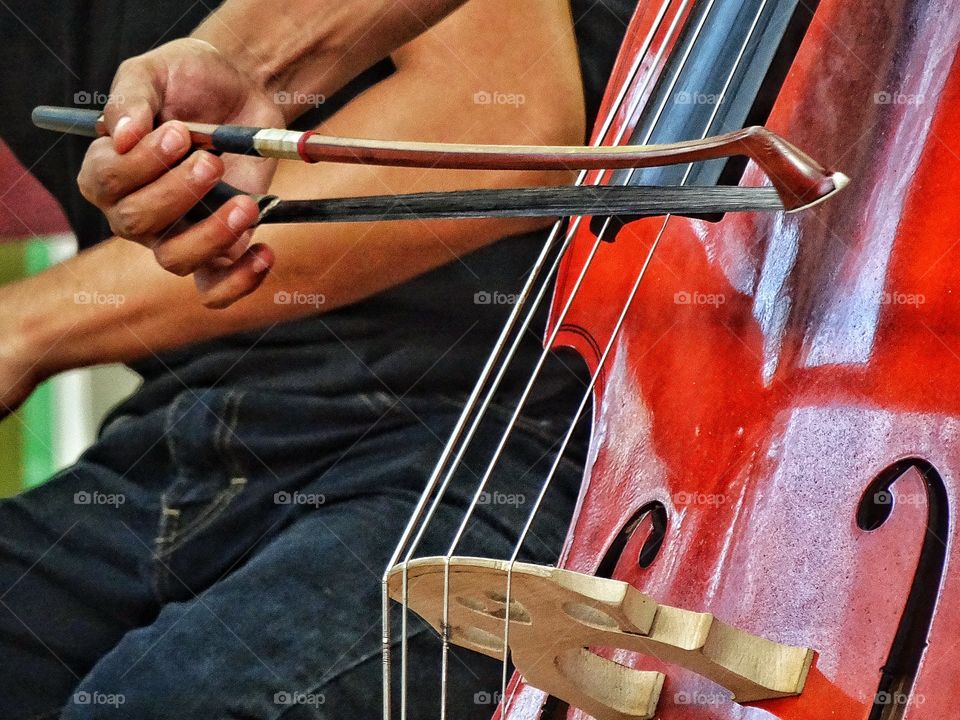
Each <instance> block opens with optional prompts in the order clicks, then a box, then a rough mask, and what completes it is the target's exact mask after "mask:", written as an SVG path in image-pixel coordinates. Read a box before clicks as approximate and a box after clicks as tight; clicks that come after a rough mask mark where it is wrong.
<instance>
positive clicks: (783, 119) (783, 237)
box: [507, 0, 960, 720]
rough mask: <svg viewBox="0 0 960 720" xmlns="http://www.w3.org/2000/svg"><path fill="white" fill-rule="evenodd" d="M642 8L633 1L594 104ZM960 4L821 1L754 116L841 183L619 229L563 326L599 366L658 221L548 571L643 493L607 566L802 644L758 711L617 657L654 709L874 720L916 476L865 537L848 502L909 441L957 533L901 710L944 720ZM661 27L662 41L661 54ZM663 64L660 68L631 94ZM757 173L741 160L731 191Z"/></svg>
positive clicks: (949, 665) (954, 645) (692, 679)
mask: <svg viewBox="0 0 960 720" xmlns="http://www.w3.org/2000/svg"><path fill="white" fill-rule="evenodd" d="M658 5H659V3H647V2H641V7H640V9H639V10H638V13H637V16H636V18H635V19H634V23H633V25H632V26H631V28H630V31H629V33H628V39H627V42H626V44H625V47H624V50H623V52H622V55H621V60H620V62H619V63H618V69H617V71H615V73H614V77H613V82H612V83H611V91H610V92H609V93H608V98H607V106H608V108H609V106H610V104H611V103H612V101H613V99H614V98H615V96H616V91H617V90H618V89H619V88H620V86H621V84H622V83H623V82H624V81H625V77H626V69H627V68H628V67H629V66H630V65H631V64H632V61H633V58H634V57H635V55H636V53H637V51H638V49H639V48H640V47H641V46H642V44H643V42H644V40H645V38H646V37H647V35H648V34H649V32H650V28H651V23H652V22H653V18H654V16H655V14H656V10H657V9H658V8H657V7H654V6H658ZM958 10H960V8H958V7H957V5H956V3H955V2H953V1H951V0H926V1H921V0H877V1H875V2H853V1H852V0H822V2H821V3H820V6H819V8H818V10H817V12H816V15H815V17H814V19H813V23H812V25H811V27H810V30H809V32H808V34H807V36H806V38H805V40H804V42H803V45H802V46H801V49H800V52H799V55H798V56H797V58H796V60H795V62H794V64H793V67H792V69H791V71H790V73H789V77H788V79H787V81H786V83H785V85H784V87H783V88H782V92H781V93H780V95H779V98H778V101H777V103H776V106H775V108H774V111H773V114H772V116H771V118H770V121H769V123H768V127H769V128H770V129H771V130H773V131H775V132H777V133H779V134H781V135H782V136H784V137H785V138H787V139H788V140H789V141H791V142H792V143H794V144H796V145H797V146H798V147H800V148H802V149H804V150H805V151H807V152H808V153H809V154H810V155H811V156H813V157H814V158H816V159H817V160H819V161H820V162H822V163H824V164H827V165H829V166H831V167H835V168H837V169H839V170H842V171H843V172H845V173H847V174H848V175H849V176H850V177H851V178H852V183H851V185H850V187H849V188H848V189H847V190H846V191H845V192H844V193H842V194H840V195H839V196H837V197H835V198H833V199H831V200H830V201H828V202H827V203H825V204H823V205H821V206H819V207H818V208H816V209H814V210H812V211H808V212H803V213H800V214H796V215H765V214H741V215H730V216H728V217H726V218H725V219H724V220H722V221H721V222H719V223H715V224H711V223H706V222H701V221H693V220H689V219H683V218H672V219H670V220H669V221H666V224H665V225H664V223H665V221H664V220H663V219H646V220H642V221H640V222H635V223H633V224H631V225H629V226H627V228H626V229H625V230H624V231H623V232H622V233H621V234H620V236H619V238H618V240H617V242H616V243H613V244H604V245H603V246H602V247H601V248H600V250H599V253H598V255H597V257H596V259H595V260H594V262H593V263H592V265H591V266H590V269H589V273H588V275H587V278H586V281H585V283H584V286H583V287H582V288H581V290H580V292H579V293H578V294H577V296H576V297H575V299H574V301H573V304H572V307H571V311H570V312H569V313H568V315H567V316H566V317H565V318H564V319H563V323H562V325H561V329H560V335H559V339H558V343H557V344H558V345H564V346H570V347H573V348H575V349H576V350H578V351H579V352H580V353H581V354H582V355H583V356H584V357H585V358H586V360H587V362H588V364H590V366H591V368H595V367H596V364H597V359H598V357H599V354H600V352H602V348H604V347H605V346H606V345H607V343H608V341H609V340H610V334H611V328H612V327H613V324H614V322H615V321H616V318H617V316H618V315H619V313H620V311H621V308H622V307H623V304H624V302H625V301H626V296H627V293H628V291H629V290H630V288H631V286H632V285H633V283H634V281H635V279H636V277H637V274H638V273H639V272H640V268H641V266H642V264H643V262H644V259H645V256H646V253H647V250H648V248H649V247H650V245H651V243H652V242H653V241H654V239H655V238H656V237H657V235H658V233H659V232H660V231H661V229H663V237H662V240H661V241H660V244H659V246H658V248H657V250H656V252H655V254H654V258H653V261H652V263H651V265H650V268H649V271H648V272H647V274H646V276H645V277H644V279H643V282H642V284H641V287H640V291H639V293H638V294H637V296H636V298H635V299H634V301H633V303H632V306H631V312H630V315H629V317H628V319H627V322H626V324H625V326H624V328H623V330H622V331H621V333H620V334H619V335H618V337H617V338H616V340H615V345H614V351H613V353H612V355H611V357H609V358H608V360H607V362H606V363H605V365H604V367H603V369H602V376H601V381H600V383H599V386H598V390H597V393H596V405H595V417H594V422H595V428H594V438H593V448H592V453H591V457H590V462H589V467H588V472H587V478H586V481H585V484H584V488H583V490H582V495H581V498H580V504H579V506H578V509H577V513H576V516H575V520H574V522H573V525H572V527H571V530H570V535H569V539H568V544H567V547H566V551H565V555H564V558H563V563H562V564H563V566H564V567H568V568H571V569H574V570H578V571H581V572H586V573H593V572H595V571H596V569H597V566H598V564H599V562H600V560H601V558H602V557H603V556H604V555H605V553H606V552H607V550H608V548H609V547H610V545H611V543H612V542H613V540H614V538H615V536H616V535H617V534H618V533H619V532H620V530H621V528H622V527H623V526H624V524H625V523H627V522H628V520H629V519H630V518H631V517H632V516H633V515H634V513H635V512H636V511H637V510H638V509H639V508H641V507H643V506H645V505H647V504H649V503H651V502H653V501H658V502H660V503H663V505H664V506H665V507H666V510H667V518H668V527H667V534H666V539H665V542H664V545H663V548H662V550H661V551H660V553H659V555H658V556H657V558H656V560H655V562H654V563H653V564H652V565H651V566H650V567H649V568H646V569H642V568H640V567H639V566H638V565H637V563H636V553H637V551H638V548H639V544H640V543H641V542H642V540H643V539H644V536H645V533H644V532H643V531H640V532H637V533H635V535H634V540H632V541H631V543H630V544H628V546H627V549H626V551H625V552H624V553H623V555H622V557H621V560H620V562H619V565H618V569H617V572H616V574H615V577H617V578H620V579H624V580H627V581H629V582H630V583H632V584H633V585H635V586H636V587H637V588H639V589H641V590H642V591H644V592H646V593H648V594H650V595H652V596H653V597H654V598H656V599H657V600H658V601H660V602H663V603H667V604H671V605H677V606H680V607H684V608H688V609H691V610H698V611H704V612H711V613H713V614H715V615H716V616H717V617H719V618H721V619H722V620H724V621H726V622H729V623H732V624H735V625H737V626H739V627H742V628H744V629H746V630H749V631H751V632H753V633H756V634H759V635H762V636H765V637H769V638H771V639H775V640H777V641H780V642H785V643H790V644H795V645H803V646H809V647H812V648H814V649H815V650H816V651H817V658H816V660H815V664H814V667H813V669H812V671H811V674H810V678H809V680H808V683H807V686H806V689H805V691H804V692H803V694H802V695H800V696H799V697H796V698H786V699H781V700H776V701H768V702H764V703H756V704H753V705H750V706H741V705H738V704H736V703H733V702H731V701H730V700H728V699H726V695H725V693H723V691H722V690H721V689H720V688H719V687H717V686H715V685H713V684H712V683H710V682H708V681H706V680H703V679H702V678H699V677H698V676H696V675H694V674H692V673H689V672H687V671H684V670H681V669H678V668H676V667H672V666H668V665H659V664H658V663H657V662H655V661H653V660H650V659H646V658H641V659H638V658H636V657H635V656H632V655H631V654H628V653H619V652H609V653H607V655H608V656H609V657H612V658H615V659H616V660H617V661H619V662H622V663H625V664H628V665H631V666H634V667H639V668H656V669H660V670H661V671H663V672H664V673H665V674H666V676H667V680H666V683H665V685H664V690H663V693H662V696H661V701H660V705H659V712H658V717H660V718H663V719H664V720H674V719H677V718H690V719H693V718H696V719H704V720H705V719H708V718H709V719H719V718H725V719H726V718H750V719H751V720H760V719H761V718H783V719H784V720H786V719H788V718H789V719H794V718H797V719H799V718H863V719H866V718H867V717H868V715H869V714H870V711H871V707H872V703H873V699H874V694H875V693H876V690H877V686H878V682H879V678H880V668H881V667H882V666H883V665H884V663H885V662H886V660H887V656H888V654H889V652H890V648H891V644H892V641H893V637H894V633H895V632H896V629H897V626H898V624H899V622H900V618H901V615H902V614H903V610H904V603H905V602H906V598H907V595H908V593H909V591H910V587H911V584H912V582H913V579H914V574H915V572H916V566H917V560H918V557H919V554H920V548H921V544H922V543H923V540H924V537H925V533H926V524H927V514H928V509H929V508H928V506H927V498H926V493H925V491H924V489H923V482H922V480H921V477H920V475H919V473H918V472H916V471H914V470H911V471H909V472H908V473H907V474H906V475H904V476H903V477H901V478H900V479H899V480H898V481H897V482H896V483H895V484H894V485H893V488H894V491H895V492H894V494H895V497H896V500H895V503H894V507H893V511H892V513H891V515H890V517H889V519H888V520H887V521H886V522H885V523H884V524H883V525H882V526H881V527H879V528H878V529H876V530H873V531H865V530H861V529H860V528H859V527H858V525H857V523H856V512H857V507H858V505H859V504H860V501H861V498H862V497H863V495H864V493H865V492H866V491H867V488H868V486H869V485H870V483H871V481H872V480H873V479H874V478H875V477H876V476H877V474H878V473H879V472H881V471H882V470H883V469H884V468H886V467H888V466H890V465H891V464H892V463H894V462H896V461H898V460H900V459H903V458H908V457H917V458H922V459H924V460H926V461H928V462H930V463H931V464H932V465H933V466H934V467H935V468H936V470H937V471H938V472H939V474H940V476H941V477H942V478H943V482H944V484H945V486H946V490H947V495H948V501H949V521H950V533H949V535H948V536H946V537H942V538H940V540H941V541H942V542H943V543H944V544H945V545H946V548H947V552H946V565H945V568H944V570H943V576H942V577H943V583H942V586H941V588H940V594H939V600H938V603H937V607H936V614H935V615H934V618H933V624H932V627H931V630H930V635H929V647H928V648H927V650H926V652H925V655H924V658H923V661H922V665H921V667H920V670H919V674H918V676H917V679H916V682H915V684H914V687H913V694H912V697H911V701H910V703H909V704H908V706H907V709H906V713H905V717H907V718H911V719H920V718H929V719H931V720H939V719H940V718H948V717H955V716H956V715H957V713H956V711H955V709H954V708H955V705H956V701H955V699H954V697H953V694H954V689H955V687H956V685H957V682H956V680H955V678H956V673H957V667H960V640H958V639H957V635H958V631H960V572H958V567H957V563H956V561H955V558H954V554H953V552H952V550H953V544H954V541H955V538H954V534H955V533H956V528H957V527H958V526H960V518H958V517H957V507H958V506H960V497H957V481H958V477H960V443H958V438H960V289H956V290H955V288H958V280H960V269H958V268H960V202H957V200H956V197H957V195H958V193H960V191H958V189H957V181H958V180H960V66H958V56H957V52H958V41H960V11H958ZM657 42H661V43H662V42H664V33H662V32H661V33H659V34H658V36H657V39H656V40H655V42H654V51H653V52H655V50H656V46H657ZM652 55H653V53H651V57H652ZM661 69H662V63H661V64H656V65H655V64H653V63H650V64H649V65H648V66H647V67H646V68H645V70H644V71H643V72H641V73H639V78H638V80H637V81H636V82H635V83H634V85H633V87H632V88H631V95H629V96H628V98H629V97H631V96H636V95H637V94H642V93H644V92H647V91H649V87H650V86H651V85H652V83H647V82H644V80H645V76H646V74H647V73H654V74H655V73H658V72H659V71H660V70H661ZM884 93H885V95H884ZM887 100H889V102H888V101H887ZM628 104H629V100H628ZM605 113H606V111H605V112H604V113H602V114H601V116H603V115H605ZM626 121H628V118H627V117H626V116H625V114H623V113H621V114H620V115H619V116H618V117H617V123H621V124H622V123H623V122H626ZM615 127H617V126H615ZM628 136H629V134H628ZM677 139H678V140H679V139H682V138H677ZM764 182H765V180H764V178H763V177H762V175H760V173H759V172H758V171H757V170H756V168H754V167H752V166H751V167H750V168H749V169H748V172H747V175H746V177H745V178H744V184H745V185H756V184H762V183H764ZM585 225H586V224H585ZM594 240H595V238H594V237H593V235H591V234H590V232H589V231H587V229H586V228H585V227H583V228H581V230H580V233H579V235H578V236H577V237H576V239H575V242H574V245H573V246H572V247H571V249H570V250H569V252H568V253H567V255H566V257H565V260H564V265H563V268H562V272H561V275H560V278H559V281H558V287H557V295H556V298H555V301H554V315H555V316H556V313H557V312H558V310H559V308H561V307H563V305H564V304H565V302H566V299H567V298H568V296H569V293H570V289H571V286H572V284H573V282H574V281H575V279H576V277H577V275H578V274H579V272H580V270H581V268H582V265H583V262H584V259H585V258H586V256H587V254H588V253H589V251H590V248H591V247H592V246H593V243H594ZM687 300H689V301H690V302H685V301H687ZM543 701H544V697H543V694H542V693H540V692H539V691H536V690H533V689H531V688H524V687H522V686H520V689H519V691H518V693H517V695H516V696H515V699H514V702H513V703H512V705H511V707H510V708H509V711H508V713H507V714H508V715H509V716H510V717H511V718H513V719H514V720H519V718H528V717H529V718H533V717H536V716H537V713H539V711H540V709H541V706H542V703H543ZM577 714H578V713H577V712H576V711H571V716H576V715H577Z"/></svg>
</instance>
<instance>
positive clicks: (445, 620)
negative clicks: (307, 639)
mask: <svg viewBox="0 0 960 720" xmlns="http://www.w3.org/2000/svg"><path fill="white" fill-rule="evenodd" d="M713 4H714V0H710V1H709V3H708V10H707V14H709V10H710V8H712V7H713ZM688 5H689V0H684V2H683V3H682V4H681V7H680V12H678V14H677V15H676V16H675V17H674V20H673V22H672V23H671V26H670V28H669V30H668V33H667V37H668V38H671V37H673V36H674V33H675V32H676V31H677V28H678V26H679V23H680V20H681V18H682V17H683V14H684V11H685V10H686V8H687V6H688ZM662 16H663V13H662V12H661V19H662ZM704 19H705V18H704ZM660 22H661V20H659V19H658V23H657V26H656V27H654V29H653V30H652V31H651V34H650V36H649V38H648V41H647V43H646V46H647V48H648V46H649V44H650V42H651V41H652V38H653V37H654V36H655V34H656V32H657V30H658V29H659V25H660ZM702 27H703V21H701V23H700V26H699V27H698V29H697V35H699V33H700V30H701V29H702ZM666 47H667V43H664V44H663V45H662V46H661V47H660V49H659V50H658V52H657V55H656V58H655V60H654V63H653V66H654V67H656V66H657V65H659V62H660V60H661V59H662V57H663V54H664V52H665V50H666ZM647 48H645V51H644V54H645V53H646V49H647ZM678 75H679V73H678ZM652 78H653V75H652V74H650V75H648V76H647V78H646V80H645V82H644V85H643V90H642V91H641V92H640V93H637V94H636V95H635V98H634V100H633V101H632V102H631V105H630V108H629V111H628V117H633V114H634V113H635V112H636V111H637V108H638V106H639V103H640V101H641V100H642V98H643V95H644V93H645V92H646V89H647V87H648V86H649V83H650V81H651V80H652ZM676 80H677V78H676V77H675V78H674V79H673V81H672V85H671V87H672V86H673V85H675V83H676ZM628 127H629V126H628V125H627V124H625V125H624V127H622V128H621V130H620V131H619V133H618V135H617V137H616V139H615V141H614V142H615V143H620V142H621V141H622V140H623V137H624V136H625V134H626V132H627V130H628ZM652 132H653V130H652V129H651V131H650V133H648V135H647V139H646V140H644V142H646V141H647V140H649V137H650V134H652ZM630 177H632V174H631V176H630ZM602 178H603V174H602V173H601V175H600V176H599V178H598V182H600V180H602ZM581 222H582V217H578V218H577V220H576V223H575V225H574V226H573V227H572V228H571V229H570V232H569V233H568V236H567V240H566V243H565V245H564V248H563V250H564V251H565V250H566V247H567V246H569V243H570V242H571V241H572V238H573V236H574V235H575V233H576V230H577V228H578V227H579V225H580V223H581ZM602 242H603V238H602V237H598V238H597V239H596V241H595V242H594V245H593V247H592V249H591V251H590V254H589V257H588V258H587V260H586V261H585V263H584V265H583V268H582V270H581V273H580V276H579V277H578V278H577V281H576V283H575V284H574V287H573V290H572V292H571V295H570V299H569V301H568V303H567V305H566V307H564V308H563V310H562V311H561V312H560V313H559V315H558V319H557V321H556V323H557V325H556V327H555V329H554V331H553V334H552V336H551V339H550V340H548V341H547V343H546V346H547V347H550V346H551V345H552V344H553V339H554V338H555V337H556V334H557V333H558V332H559V329H560V326H561V325H562V323H563V320H564V318H565V317H566V316H567V314H568V312H569V310H570V307H571V305H572V303H573V300H574V298H575V297H576V296H577V295H578V290H579V288H580V286H581V285H582V283H583V281H584V279H585V278H586V275H587V273H588V271H589V268H590V266H591V265H592V262H593V259H594V257H595V256H596V253H597V251H598V250H599V248H600V246H601V243H602ZM558 266H559V258H558ZM541 299H542V298H538V301H537V305H536V306H534V308H533V309H532V310H531V311H530V313H531V316H532V315H533V314H534V313H535V312H536V311H537V307H538V305H539V302H540V300H541ZM521 339H522V338H519V337H518V339H517V342H518V343H519V341H520V340H521ZM548 354H549V352H548V351H547V352H544V353H543V354H542V355H541V357H540V359H539V360H538V362H537V365H536V368H535V369H534V370H533V373H532V376H531V379H530V381H529V382H528V384H527V387H526V388H525V390H524V392H523V394H522V397H521V398H520V400H519V401H518V405H517V408H516V410H515V412H514V414H513V416H512V418H511V420H510V421H509V423H508V425H507V428H506V430H505V432H504V436H503V437H502V438H501V441H500V445H499V447H498V448H497V450H496V452H495V453H494V456H493V458H492V459H491V462H490V466H489V468H488V471H487V472H486V474H485V475H484V477H483V479H482V480H481V481H480V485H479V487H478V488H477V491H476V493H475V494H474V497H473V499H472V500H471V504H470V506H469V507H468V509H467V511H466V514H465V515H464V518H463V521H462V523H461V525H460V527H459V528H458V530H457V533H456V536H455V538H454V539H453V541H452V543H451V546H450V550H448V552H447V553H446V555H445V556H444V591H443V607H442V621H441V627H442V628H443V633H442V637H443V648H442V660H441V720H445V718H446V698H447V679H448V668H449V652H450V649H449V645H450V642H449V597H450V559H451V557H452V554H453V552H454V550H455V548H456V546H457V544H459V542H460V539H461V538H462V537H463V534H464V532H465V530H466V527H467V525H468V523H469V520H470V518H471V517H472V515H473V512H474V511H475V509H476V507H477V504H478V502H479V499H480V497H481V496H482V493H483V489H484V487H485V486H486V484H487V482H488V481H489V479H490V476H491V474H492V469H493V467H494V466H495V465H496V463H497V460H498V458H499V456H500V454H501V453H502V451H503V448H504V446H505V444H506V440H507V438H508V437H509V436H510V434H511V433H512V431H513V429H514V427H515V425H516V421H517V419H518V417H519V414H520V412H521V411H522V408H523V406H524V405H525V403H526V400H527V398H528V397H529V394H530V391H531V389H532V387H533V384H534V383H535V381H536V379H537V377H538V376H539V374H540V371H541V369H542V367H543V364H544V361H545V360H546V357H547V355H548ZM493 392H495V388H494V389H493V390H492V391H491V393H490V395H489V396H488V399H491V398H492V395H493ZM485 410H486V406H485V407H484V411H485ZM481 419H482V416H481V417H479V418H478V419H477V422H478V423H479V421H480V420H481ZM465 449H466V448H464V450H465ZM460 457H462V453H461V454H460V455H459V456H458V461H459V459H460ZM456 469H457V465H454V466H453V467H452V468H451V469H450V471H449V477H452V475H453V473H455V472H456ZM449 477H448V479H449ZM436 504H439V498H438V500H437V503H436ZM435 507H436V506H435ZM414 549H415V548H412V549H411V551H410V554H411V555H412V553H413V551H414ZM407 570H408V566H407V564H406V563H405V564H404V575H405V579H406V574H407ZM404 587H406V583H405V585H404ZM407 599H408V598H407V596H406V595H405V596H404V611H406V605H407V602H406V601H407ZM505 676H506V665H504V670H503V677H504V678H505ZM503 694H504V691H503V689H501V699H502V698H503Z"/></svg>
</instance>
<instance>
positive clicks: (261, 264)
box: [252, 255, 270, 275]
mask: <svg viewBox="0 0 960 720" xmlns="http://www.w3.org/2000/svg"><path fill="white" fill-rule="evenodd" d="M252 267H253V271H254V272H255V273H257V274H258V275H259V274H260V273H262V272H266V271H267V270H269V269H270V263H268V262H267V261H266V260H264V259H263V258H262V257H260V256H259V255H254V256H253V264H252Z"/></svg>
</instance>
